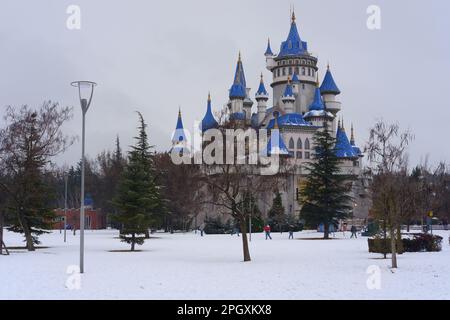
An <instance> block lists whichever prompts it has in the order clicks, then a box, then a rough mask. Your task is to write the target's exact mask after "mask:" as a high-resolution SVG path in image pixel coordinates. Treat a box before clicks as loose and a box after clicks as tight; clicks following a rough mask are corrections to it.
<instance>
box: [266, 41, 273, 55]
mask: <svg viewBox="0 0 450 320" xmlns="http://www.w3.org/2000/svg"><path fill="white" fill-rule="evenodd" d="M264 55H265V56H273V52H272V48H271V47H270V38H268V39H267V49H266V52H265V53H264Z"/></svg>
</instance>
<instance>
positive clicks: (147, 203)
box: [113, 113, 162, 251]
mask: <svg viewBox="0 0 450 320" xmlns="http://www.w3.org/2000/svg"><path fill="white" fill-rule="evenodd" d="M138 114H139V118H140V126H139V135H138V137H136V138H135V139H136V141H137V142H136V145H135V146H133V147H132V150H131V151H130V152H129V155H128V164H127V165H126V166H125V170H124V173H123V175H122V177H121V180H120V182H119V188H118V194H117V197H115V199H114V201H113V203H114V205H115V206H116V207H117V209H118V213H117V214H116V216H115V219H116V221H117V222H118V223H120V224H121V225H122V230H121V239H122V241H124V242H126V243H129V244H131V251H134V250H135V245H136V244H138V245H142V244H143V243H144V240H145V234H147V233H148V229H149V228H150V226H152V225H153V224H154V223H155V222H156V221H157V217H158V215H159V214H160V212H159V210H160V209H161V202H162V201H161V197H160V193H159V188H158V187H157V185H156V184H155V179H154V176H153V172H154V170H153V169H152V165H153V164H152V155H151V151H150V150H151V149H152V146H150V145H149V143H148V137H147V133H146V127H147V125H146V124H145V122H144V118H143V117H142V115H141V114H140V113H138Z"/></svg>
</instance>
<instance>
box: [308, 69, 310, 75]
mask: <svg viewBox="0 0 450 320" xmlns="http://www.w3.org/2000/svg"><path fill="white" fill-rule="evenodd" d="M308 76H311V68H308Z"/></svg>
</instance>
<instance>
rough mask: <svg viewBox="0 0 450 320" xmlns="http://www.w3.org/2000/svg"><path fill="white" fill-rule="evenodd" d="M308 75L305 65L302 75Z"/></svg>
mask: <svg viewBox="0 0 450 320" xmlns="http://www.w3.org/2000/svg"><path fill="white" fill-rule="evenodd" d="M304 75H306V69H305V67H303V68H302V76H304Z"/></svg>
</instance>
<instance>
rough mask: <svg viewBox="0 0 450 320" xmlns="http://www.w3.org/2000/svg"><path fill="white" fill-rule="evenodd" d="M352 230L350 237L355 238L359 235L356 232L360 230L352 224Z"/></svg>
mask: <svg viewBox="0 0 450 320" xmlns="http://www.w3.org/2000/svg"><path fill="white" fill-rule="evenodd" d="M350 231H351V233H352V235H351V237H350V239H351V238H353V237H355V238H358V236H357V234H356V231H358V230H357V229H356V227H355V226H352V227H351V228H350Z"/></svg>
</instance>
